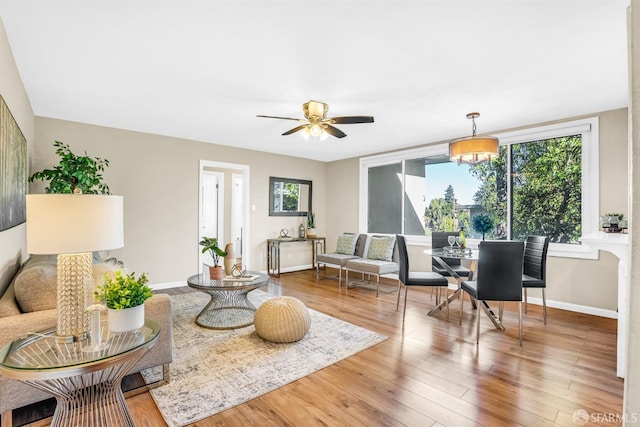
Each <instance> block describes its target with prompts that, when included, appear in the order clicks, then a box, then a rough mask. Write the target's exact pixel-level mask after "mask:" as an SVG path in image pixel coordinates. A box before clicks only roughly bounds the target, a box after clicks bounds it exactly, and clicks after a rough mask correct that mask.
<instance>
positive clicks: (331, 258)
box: [316, 253, 359, 267]
mask: <svg viewBox="0 0 640 427" xmlns="http://www.w3.org/2000/svg"><path fill="white" fill-rule="evenodd" d="M358 258H359V257H357V256H355V255H345V254H336V253H331V254H317V255H316V261H317V262H318V263H320V264H331V265H339V266H340V267H344V266H345V265H347V261H349V260H351V259H358Z"/></svg>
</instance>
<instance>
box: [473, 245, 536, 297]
mask: <svg viewBox="0 0 640 427" xmlns="http://www.w3.org/2000/svg"><path fill="white" fill-rule="evenodd" d="M478 250H479V254H478V280H477V285H478V299H480V300H486V301H522V264H523V258H524V242H520V241H515V240H491V241H489V240H485V241H482V242H480V244H479V245H478Z"/></svg>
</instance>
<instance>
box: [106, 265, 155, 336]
mask: <svg viewBox="0 0 640 427" xmlns="http://www.w3.org/2000/svg"><path fill="white" fill-rule="evenodd" d="M148 281H149V279H147V275H146V274H145V273H142V274H141V275H140V277H139V278H136V276H135V273H131V274H124V275H123V274H122V271H120V270H118V271H116V272H115V275H113V276H112V275H110V274H107V275H106V276H105V280H104V283H103V284H102V285H100V286H98V287H97V288H96V291H95V293H94V296H95V298H96V300H98V301H102V302H103V303H104V304H105V305H106V306H107V310H108V311H107V316H108V319H109V330H110V331H112V332H115V333H120V332H129V331H134V330H136V329H139V328H141V327H142V326H143V325H144V302H145V301H146V300H147V299H149V298H151V297H152V296H153V292H152V291H151V288H150V287H149V286H147V282H148Z"/></svg>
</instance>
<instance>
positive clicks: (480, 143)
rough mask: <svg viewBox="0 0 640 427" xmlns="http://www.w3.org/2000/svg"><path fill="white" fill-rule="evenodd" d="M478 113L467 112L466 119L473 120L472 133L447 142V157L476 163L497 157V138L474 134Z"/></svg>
mask: <svg viewBox="0 0 640 427" xmlns="http://www.w3.org/2000/svg"><path fill="white" fill-rule="evenodd" d="M478 117H480V113H469V114H467V119H471V120H472V122H473V135H471V136H467V137H466V138H460V139H456V140H454V141H451V142H450V143H449V159H450V160H451V161H456V162H458V164H460V163H469V164H472V165H474V164H476V163H480V162H486V161H489V160H493V159H495V158H496V157H498V149H499V142H498V138H496V137H495V136H489V135H480V136H476V119H477V118H478Z"/></svg>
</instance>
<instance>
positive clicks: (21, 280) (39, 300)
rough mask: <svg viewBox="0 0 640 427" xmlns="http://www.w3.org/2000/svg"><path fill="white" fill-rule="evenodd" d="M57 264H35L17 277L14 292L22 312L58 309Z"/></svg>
mask: <svg viewBox="0 0 640 427" xmlns="http://www.w3.org/2000/svg"><path fill="white" fill-rule="evenodd" d="M57 277H58V275H57V272H56V264H48V263H41V262H37V263H33V265H29V266H28V267H27V268H24V269H23V270H22V271H21V272H20V273H19V274H18V277H16V280H15V283H14V292H15V295H16V302H17V303H18V305H19V306H20V311H22V312H23V313H30V312H32V311H40V310H49V309H52V308H56V280H57Z"/></svg>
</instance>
